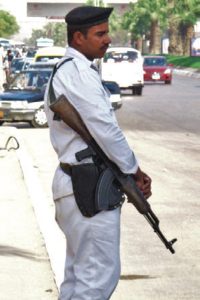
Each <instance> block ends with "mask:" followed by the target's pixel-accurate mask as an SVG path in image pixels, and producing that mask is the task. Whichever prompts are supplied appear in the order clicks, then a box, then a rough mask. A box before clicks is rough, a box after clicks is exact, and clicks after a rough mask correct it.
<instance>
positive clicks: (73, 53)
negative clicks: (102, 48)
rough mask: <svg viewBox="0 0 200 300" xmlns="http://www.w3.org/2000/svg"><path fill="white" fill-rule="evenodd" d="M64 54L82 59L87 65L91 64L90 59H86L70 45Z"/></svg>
mask: <svg viewBox="0 0 200 300" xmlns="http://www.w3.org/2000/svg"><path fill="white" fill-rule="evenodd" d="M65 55H66V56H71V57H75V58H78V59H81V60H84V61H85V62H86V63H87V64H88V66H91V61H90V60H89V59H87V58H86V57H85V55H83V54H82V53H81V52H79V51H78V50H76V49H74V48H72V47H67V50H66V53H65Z"/></svg>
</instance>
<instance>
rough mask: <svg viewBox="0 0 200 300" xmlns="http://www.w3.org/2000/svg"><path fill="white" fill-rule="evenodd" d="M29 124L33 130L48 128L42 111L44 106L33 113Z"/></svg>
mask: <svg viewBox="0 0 200 300" xmlns="http://www.w3.org/2000/svg"><path fill="white" fill-rule="evenodd" d="M31 124H32V126H33V127H35V128H45V127H48V124H47V118H46V114H45V111H44V106H41V107H40V108H38V109H37V110H36V111H35V114H34V118H33V120H32V121H31Z"/></svg>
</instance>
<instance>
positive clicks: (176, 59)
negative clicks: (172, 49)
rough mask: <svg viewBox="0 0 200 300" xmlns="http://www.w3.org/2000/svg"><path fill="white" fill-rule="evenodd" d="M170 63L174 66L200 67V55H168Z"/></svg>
mask: <svg viewBox="0 0 200 300" xmlns="http://www.w3.org/2000/svg"><path fill="white" fill-rule="evenodd" d="M166 57H167V61H168V63H172V64H173V65H174V66H179V67H187V68H194V69H200V57H197V56H175V55H166Z"/></svg>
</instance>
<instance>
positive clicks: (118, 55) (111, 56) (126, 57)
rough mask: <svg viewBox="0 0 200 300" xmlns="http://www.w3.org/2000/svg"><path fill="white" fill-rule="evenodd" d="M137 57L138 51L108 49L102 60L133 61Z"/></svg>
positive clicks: (115, 61) (105, 61)
mask: <svg viewBox="0 0 200 300" xmlns="http://www.w3.org/2000/svg"><path fill="white" fill-rule="evenodd" d="M137 58H138V53H137V52H136V51H124V52H120V51H109V52H107V53H106V54H105V56H104V59H103V62H104V63H107V62H114V63H117V62H123V61H127V62H133V61H134V60H136V59H137Z"/></svg>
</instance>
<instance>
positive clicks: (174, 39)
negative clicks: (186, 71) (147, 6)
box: [168, 0, 200, 56]
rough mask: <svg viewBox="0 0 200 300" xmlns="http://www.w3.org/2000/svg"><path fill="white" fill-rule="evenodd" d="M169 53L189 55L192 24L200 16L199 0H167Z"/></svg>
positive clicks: (192, 33) (192, 32)
mask: <svg viewBox="0 0 200 300" xmlns="http://www.w3.org/2000/svg"><path fill="white" fill-rule="evenodd" d="M168 11H169V53H171V54H175V55H188V56H189V55H190V46H191V38H192V37H193V36H194V25H195V24H196V22H197V20H198V17H200V2H199V0H182V1H175V0H168Z"/></svg>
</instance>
